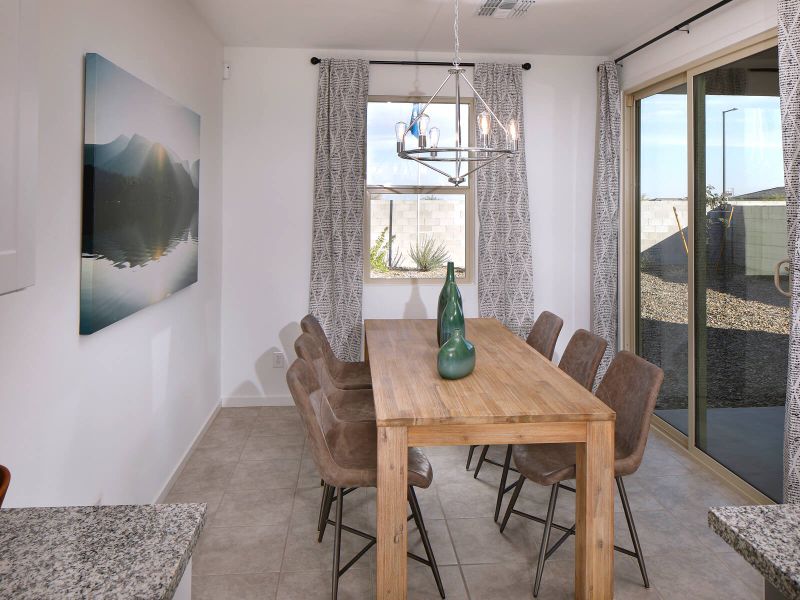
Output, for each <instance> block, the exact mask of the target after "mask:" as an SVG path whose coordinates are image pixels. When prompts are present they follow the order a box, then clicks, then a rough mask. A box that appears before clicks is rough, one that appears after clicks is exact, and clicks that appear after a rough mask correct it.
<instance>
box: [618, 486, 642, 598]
mask: <svg viewBox="0 0 800 600" xmlns="http://www.w3.org/2000/svg"><path fill="white" fill-rule="evenodd" d="M617 489H618V490H619V499H620V500H621V501H622V509H623V510H624V511H625V520H626V521H627V523H628V531H629V532H630V534H631V541H632V542H633V550H634V552H635V553H636V560H637V561H638V562H639V570H640V571H641V572H642V580H643V581H644V587H646V588H649V587H650V579H649V578H648V577H647V568H646V567H645V566H644V555H643V554H642V545H641V544H640V543H639V534H638V533H636V524H635V523H634V522H633V512H631V505H630V503H629V502H628V493H627V492H626V491H625V484H624V483H622V477H617Z"/></svg>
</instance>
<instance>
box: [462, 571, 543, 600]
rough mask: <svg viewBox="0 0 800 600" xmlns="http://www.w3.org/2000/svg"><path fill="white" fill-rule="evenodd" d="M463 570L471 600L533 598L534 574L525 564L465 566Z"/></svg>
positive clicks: (528, 599) (529, 599) (526, 599)
mask: <svg viewBox="0 0 800 600" xmlns="http://www.w3.org/2000/svg"><path fill="white" fill-rule="evenodd" d="M461 570H462V571H463V573H464V580H465V581H466V582H467V589H468V590H469V597H470V598H471V600H500V599H502V600H531V598H532V597H533V596H532V592H531V590H532V588H533V572H532V570H531V566H530V565H529V564H526V563H524V562H522V563H504V564H491V565H463V566H462V567H461ZM541 600H544V598H542V599H541Z"/></svg>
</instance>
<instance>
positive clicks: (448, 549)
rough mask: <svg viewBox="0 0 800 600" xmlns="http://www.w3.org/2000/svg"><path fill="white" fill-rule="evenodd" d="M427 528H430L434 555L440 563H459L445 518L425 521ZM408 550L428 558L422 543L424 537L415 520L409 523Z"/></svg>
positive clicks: (429, 533) (429, 535)
mask: <svg viewBox="0 0 800 600" xmlns="http://www.w3.org/2000/svg"><path fill="white" fill-rule="evenodd" d="M425 528H426V529H427V530H428V538H430V541H431V546H432V547H433V555H434V557H436V562H437V563H438V564H439V565H457V564H458V560H457V559H456V552H455V550H454V549H453V542H452V541H451V540H450V532H449V531H448V529H447V522H446V521H445V520H444V519H440V520H436V521H425ZM408 551H409V552H413V553H414V554H416V555H417V556H421V557H422V558H426V556H425V546H423V545H422V537H421V536H420V534H419V531H417V526H416V525H415V524H414V522H413V521H409V523H408Z"/></svg>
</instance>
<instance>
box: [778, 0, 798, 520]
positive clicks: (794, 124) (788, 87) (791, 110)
mask: <svg viewBox="0 0 800 600" xmlns="http://www.w3.org/2000/svg"><path fill="white" fill-rule="evenodd" d="M778 67H779V69H778V78H779V80H780V90H781V126H782V129H783V177H784V182H785V185H786V219H787V221H788V223H787V225H788V232H789V248H788V251H789V259H790V261H791V292H792V326H791V330H790V331H789V371H788V379H787V382H786V425H785V431H784V441H783V444H784V445H783V501H784V502H785V503H791V504H797V503H800V465H798V460H800V244H798V237H800V90H798V82H800V3H798V2H797V0H778Z"/></svg>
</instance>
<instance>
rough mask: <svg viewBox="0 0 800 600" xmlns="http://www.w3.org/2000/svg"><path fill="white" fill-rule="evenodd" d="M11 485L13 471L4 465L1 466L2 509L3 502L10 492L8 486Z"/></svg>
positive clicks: (1, 506) (0, 499)
mask: <svg viewBox="0 0 800 600" xmlns="http://www.w3.org/2000/svg"><path fill="white" fill-rule="evenodd" d="M10 483H11V471H9V470H8V469H7V468H6V467H4V466H3V465H0V508H3V500H4V499H5V497H6V492H7V491H8V485H9V484H10Z"/></svg>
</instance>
